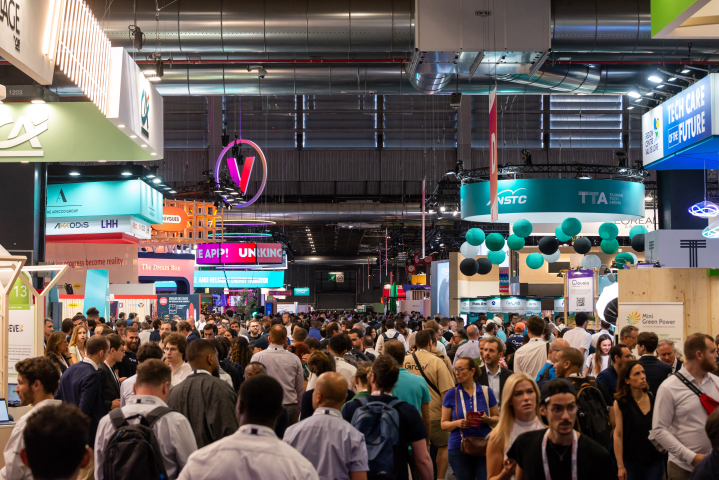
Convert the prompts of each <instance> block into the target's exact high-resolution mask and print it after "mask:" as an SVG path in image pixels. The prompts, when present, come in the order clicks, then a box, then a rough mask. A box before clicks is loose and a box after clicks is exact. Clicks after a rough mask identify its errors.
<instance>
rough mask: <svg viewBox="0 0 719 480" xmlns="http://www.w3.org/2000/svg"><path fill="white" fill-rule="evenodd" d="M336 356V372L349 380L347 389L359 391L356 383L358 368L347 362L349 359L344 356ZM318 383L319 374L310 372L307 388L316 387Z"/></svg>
mask: <svg viewBox="0 0 719 480" xmlns="http://www.w3.org/2000/svg"><path fill="white" fill-rule="evenodd" d="M334 358H335V366H336V370H335V371H336V372H337V373H339V374H340V375H342V377H343V378H344V379H345V380H346V381H347V390H352V391H353V392H355V393H357V386H356V385H355V380H354V378H355V375H357V368H356V367H354V366H352V365H350V364H349V363H347V361H346V360H345V359H344V358H339V357H334ZM316 383H317V375H315V374H314V373H310V378H308V379H307V390H308V391H309V390H312V389H313V388H315V384H316Z"/></svg>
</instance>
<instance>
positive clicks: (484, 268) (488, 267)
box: [459, 258, 492, 275]
mask: <svg viewBox="0 0 719 480" xmlns="http://www.w3.org/2000/svg"><path fill="white" fill-rule="evenodd" d="M477 267H478V269H477V272H478V273H479V274H480V275H487V274H488V273H489V272H491V271H492V262H490V261H489V259H488V258H480V259H478V260H477ZM459 268H460V269H461V268H462V266H461V265H460V267H459Z"/></svg>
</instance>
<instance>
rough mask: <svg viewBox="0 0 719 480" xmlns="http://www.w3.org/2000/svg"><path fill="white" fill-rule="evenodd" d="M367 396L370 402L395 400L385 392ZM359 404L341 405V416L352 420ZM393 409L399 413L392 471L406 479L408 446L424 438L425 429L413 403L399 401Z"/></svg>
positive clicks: (355, 401) (349, 420) (425, 435)
mask: <svg viewBox="0 0 719 480" xmlns="http://www.w3.org/2000/svg"><path fill="white" fill-rule="evenodd" d="M367 398H368V399H369V400H370V401H372V402H377V401H380V402H384V403H390V402H391V401H392V400H396V397H393V396H392V395H385V394H382V395H377V396H372V397H367ZM360 405H361V404H360V402H359V401H358V400H353V401H351V402H349V403H346V404H345V406H344V407H342V418H344V419H345V420H347V421H348V422H352V416H353V415H354V413H355V411H356V410H357V409H358V408H359V407H360ZM395 409H396V410H397V412H398V413H399V442H397V445H395V447H394V452H393V453H394V471H395V474H396V475H397V477H396V479H397V480H407V479H408V478H409V475H408V474H407V471H408V470H407V465H408V462H409V449H408V446H409V445H410V444H411V443H412V442H416V441H417V440H424V439H426V438H427V429H425V428H424V422H423V421H422V416H421V415H420V414H419V412H418V411H417V409H416V408H414V406H413V405H410V404H409V403H407V402H400V403H399V404H397V405H395Z"/></svg>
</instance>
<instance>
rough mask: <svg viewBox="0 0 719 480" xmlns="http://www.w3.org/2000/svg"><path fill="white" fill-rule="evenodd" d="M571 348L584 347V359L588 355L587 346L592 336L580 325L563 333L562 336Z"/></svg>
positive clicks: (590, 343)
mask: <svg viewBox="0 0 719 480" xmlns="http://www.w3.org/2000/svg"><path fill="white" fill-rule="evenodd" d="M563 338H564V339H565V340H566V341H567V342H568V343H569V346H570V347H572V348H576V349H577V350H579V349H580V348H583V349H584V360H585V361H586V359H587V357H588V356H589V347H590V346H591V345H592V336H591V335H590V334H589V332H587V331H586V330H584V329H583V328H582V327H574V328H573V329H571V330H570V331H568V332H567V333H565V334H564V337H563Z"/></svg>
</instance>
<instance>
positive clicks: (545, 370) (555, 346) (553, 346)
mask: <svg viewBox="0 0 719 480" xmlns="http://www.w3.org/2000/svg"><path fill="white" fill-rule="evenodd" d="M565 348H569V343H567V341H566V340H564V339H563V338H557V339H556V340H552V343H550V344H549V351H547V363H545V364H544V366H543V367H542V369H541V370H540V371H539V373H538V374H537V377H536V379H535V380H534V381H535V382H537V387H539V389H540V390H541V389H542V385H544V382H547V381H549V380H554V379H555V378H557V373H556V372H555V371H554V356H555V355H556V354H557V352H559V351H560V350H562V349H565Z"/></svg>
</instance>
